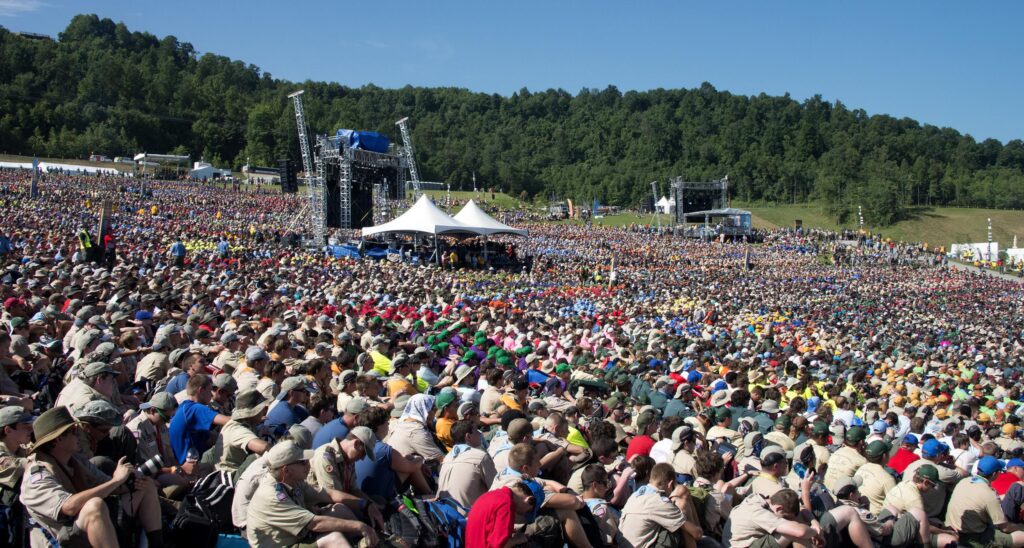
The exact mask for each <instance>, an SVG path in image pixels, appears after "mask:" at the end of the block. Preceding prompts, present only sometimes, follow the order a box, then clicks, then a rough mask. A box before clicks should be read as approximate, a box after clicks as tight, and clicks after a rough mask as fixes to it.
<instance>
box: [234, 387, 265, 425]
mask: <svg viewBox="0 0 1024 548" xmlns="http://www.w3.org/2000/svg"><path fill="white" fill-rule="evenodd" d="M268 405H270V400H268V399H267V398H265V397H264V396H263V394H261V393H260V392H259V391H258V390H246V391H245V392H242V393H241V394H239V395H238V397H237V398H235V409H234V411H232V412H231V418H232V419H251V418H252V417H255V416H257V415H259V414H260V412H261V411H263V410H264V409H266V408H267V406H268Z"/></svg>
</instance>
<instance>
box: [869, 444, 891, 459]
mask: <svg viewBox="0 0 1024 548" xmlns="http://www.w3.org/2000/svg"><path fill="white" fill-rule="evenodd" d="M889 449H890V448H889V444H888V443H885V442H884V441H881V440H875V441H873V442H871V443H869V444H868V446H867V447H865V448H864V456H866V457H880V456H882V455H884V454H886V453H888V452H889Z"/></svg>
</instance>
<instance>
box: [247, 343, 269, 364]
mask: <svg viewBox="0 0 1024 548" xmlns="http://www.w3.org/2000/svg"><path fill="white" fill-rule="evenodd" d="M269 359H270V356H269V355H268V354H267V353H266V352H265V351H264V350H263V349H262V348H260V347H258V346H250V347H249V348H246V349H245V361H249V362H252V361H257V360H269Z"/></svg>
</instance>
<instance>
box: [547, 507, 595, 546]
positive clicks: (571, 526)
mask: <svg viewBox="0 0 1024 548" xmlns="http://www.w3.org/2000/svg"><path fill="white" fill-rule="evenodd" d="M556 512H557V513H558V521H561V522H562V527H564V528H565V536H566V537H568V539H567V540H568V541H569V545H570V546H573V547H574V548H591V546H590V541H589V540H587V533H586V532H585V531H584V530H583V524H582V523H580V518H579V517H578V516H576V512H575V511H574V510H569V509H567V508H562V509H559V510H556Z"/></svg>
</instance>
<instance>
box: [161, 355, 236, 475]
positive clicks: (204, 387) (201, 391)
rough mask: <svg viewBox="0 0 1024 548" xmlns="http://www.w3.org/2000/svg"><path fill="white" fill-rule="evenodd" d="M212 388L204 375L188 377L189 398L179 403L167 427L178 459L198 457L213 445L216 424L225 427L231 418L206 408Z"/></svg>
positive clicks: (211, 395)
mask: <svg viewBox="0 0 1024 548" xmlns="http://www.w3.org/2000/svg"><path fill="white" fill-rule="evenodd" d="M212 387H213V382H212V381H210V377H208V376H206V375H202V374H200V375H196V376H194V377H192V378H190V379H189V380H188V386H187V387H186V388H185V390H186V391H187V393H188V399H186V400H185V401H183V402H181V405H180V406H178V411H177V412H176V413H175V414H174V417H173V418H171V424H170V426H169V427H168V429H167V430H168V434H169V435H170V438H171V447H172V448H173V449H174V457H175V458H177V459H178V462H187V461H188V460H190V459H192V460H198V459H199V457H201V456H202V455H203V453H205V452H206V451H207V450H208V449H209V448H210V447H212V446H213V443H212V442H213V441H214V440H212V439H211V437H212V436H211V429H212V428H213V427H215V426H224V425H225V424H227V423H228V421H229V420H231V417H229V416H227V415H221V414H220V413H217V412H216V411H214V410H212V409H210V408H209V407H207V404H209V403H210V399H211V398H213V391H212Z"/></svg>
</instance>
